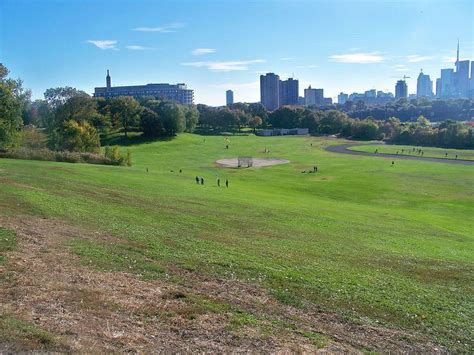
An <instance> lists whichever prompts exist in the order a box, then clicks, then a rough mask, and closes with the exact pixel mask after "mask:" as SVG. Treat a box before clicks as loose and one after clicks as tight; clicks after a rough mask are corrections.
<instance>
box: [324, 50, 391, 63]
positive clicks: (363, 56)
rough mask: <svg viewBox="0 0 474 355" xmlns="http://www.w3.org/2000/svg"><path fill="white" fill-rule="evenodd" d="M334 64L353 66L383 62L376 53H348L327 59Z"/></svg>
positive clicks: (380, 56)
mask: <svg viewBox="0 0 474 355" xmlns="http://www.w3.org/2000/svg"><path fill="white" fill-rule="evenodd" d="M329 58H330V59H331V60H332V61H334V62H339V63H353V64H374V63H381V62H383V61H385V59H386V58H384V57H383V56H382V55H380V54H378V53H377V52H372V53H348V54H335V55H332V56H330V57H329Z"/></svg>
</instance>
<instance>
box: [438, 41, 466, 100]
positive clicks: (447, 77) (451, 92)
mask: <svg viewBox="0 0 474 355" xmlns="http://www.w3.org/2000/svg"><path fill="white" fill-rule="evenodd" d="M470 64H471V63H470V61H469V60H459V41H458V46H457V51H456V62H455V63H454V65H455V68H456V71H454V70H453V69H441V78H440V82H439V85H438V83H436V96H437V97H440V98H452V97H469V96H470V95H472V93H471V92H470V90H471V88H470V86H471V83H470V81H471V82H472V72H473V69H472V65H471V79H469V66H470ZM438 88H439V90H438Z"/></svg>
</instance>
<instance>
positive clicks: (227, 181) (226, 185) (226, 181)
mask: <svg viewBox="0 0 474 355" xmlns="http://www.w3.org/2000/svg"><path fill="white" fill-rule="evenodd" d="M225 187H227V188H228V187H229V180H227V179H225Z"/></svg>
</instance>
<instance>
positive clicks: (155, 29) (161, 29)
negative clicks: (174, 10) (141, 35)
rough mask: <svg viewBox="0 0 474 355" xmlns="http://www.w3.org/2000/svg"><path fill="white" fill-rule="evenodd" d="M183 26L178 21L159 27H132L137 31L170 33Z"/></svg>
mask: <svg viewBox="0 0 474 355" xmlns="http://www.w3.org/2000/svg"><path fill="white" fill-rule="evenodd" d="M181 27H184V24H182V23H180V22H175V23H171V24H169V25H164V26H160V27H137V28H134V29H133V30H134V31H139V32H159V33H171V32H176V30H177V29H178V28H181Z"/></svg>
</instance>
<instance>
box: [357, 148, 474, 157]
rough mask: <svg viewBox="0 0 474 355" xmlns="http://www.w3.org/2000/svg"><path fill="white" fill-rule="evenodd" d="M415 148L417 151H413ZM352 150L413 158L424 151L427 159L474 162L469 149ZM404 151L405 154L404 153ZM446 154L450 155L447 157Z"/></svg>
mask: <svg viewBox="0 0 474 355" xmlns="http://www.w3.org/2000/svg"><path fill="white" fill-rule="evenodd" d="M413 148H415V151H413ZM349 149H350V150H355V151H359V152H367V153H374V152H375V150H376V149H377V150H378V152H379V153H386V154H397V152H398V154H400V155H402V154H403V155H411V156H417V157H418V156H421V155H420V154H418V149H421V150H422V151H423V157H426V158H428V157H429V158H448V159H455V158H456V155H457V156H458V157H457V159H463V160H474V151H472V150H468V149H445V148H431V147H417V146H410V145H388V144H373V145H359V146H356V147H351V148H349ZM402 149H403V153H402ZM446 153H448V155H447V156H446Z"/></svg>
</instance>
